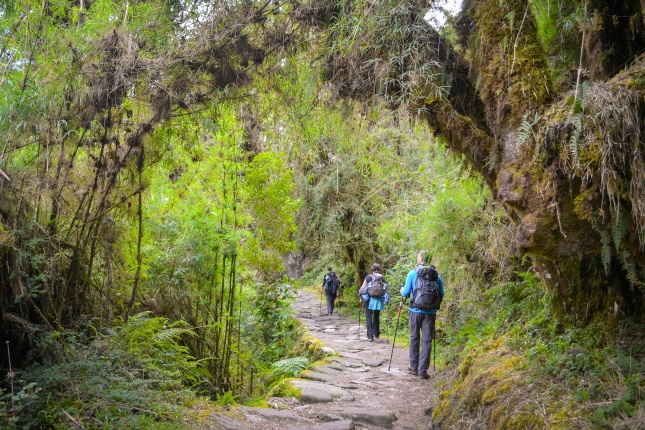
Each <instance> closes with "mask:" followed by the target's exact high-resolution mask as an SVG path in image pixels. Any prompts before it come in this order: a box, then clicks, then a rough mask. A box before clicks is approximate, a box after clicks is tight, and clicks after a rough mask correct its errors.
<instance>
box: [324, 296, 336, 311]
mask: <svg viewBox="0 0 645 430" xmlns="http://www.w3.org/2000/svg"><path fill="white" fill-rule="evenodd" d="M325 296H326V297H327V315H331V314H332V313H334V301H335V300H336V294H332V293H325Z"/></svg>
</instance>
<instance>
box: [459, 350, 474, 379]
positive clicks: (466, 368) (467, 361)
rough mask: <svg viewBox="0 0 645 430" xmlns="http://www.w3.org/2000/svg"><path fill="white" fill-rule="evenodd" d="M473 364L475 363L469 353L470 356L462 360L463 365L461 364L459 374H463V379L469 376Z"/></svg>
mask: <svg viewBox="0 0 645 430" xmlns="http://www.w3.org/2000/svg"><path fill="white" fill-rule="evenodd" d="M472 365H473V357H472V355H469V356H468V357H466V359H465V360H464V361H462V363H461V365H460V366H459V375H460V376H461V379H462V380H464V379H466V376H468V372H469V371H470V368H471V366H472Z"/></svg>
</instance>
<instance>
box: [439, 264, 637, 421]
mask: <svg viewBox="0 0 645 430" xmlns="http://www.w3.org/2000/svg"><path fill="white" fill-rule="evenodd" d="M549 303H550V297H549V295H548V294H546V293H545V292H544V288H543V286H542V285H541V284H540V283H539V282H538V280H537V278H536V276H535V275H534V274H533V273H532V272H530V271H529V272H526V273H522V274H521V277H520V278H519V279H518V280H517V281H515V282H505V283H500V284H497V285H495V286H493V287H491V288H490V289H488V290H486V291H483V292H482V294H481V295H480V297H479V298H478V300H476V301H471V302H464V303H462V304H461V309H460V313H461V316H462V318H461V320H460V319H459V318H457V319H455V320H454V322H455V324H454V325H444V327H443V328H444V331H443V333H444V335H445V337H443V338H440V342H441V347H440V348H439V351H440V353H442V357H443V360H441V361H442V362H444V363H446V364H448V367H453V366H459V372H457V374H456V379H455V381H454V387H453V390H452V391H450V392H449V393H450V394H451V395H452V396H453V397H452V400H451V401H452V404H451V406H450V407H451V408H455V407H458V405H457V403H460V404H462V407H464V405H467V406H468V408H471V410H472V408H473V407H474V406H473V405H477V408H485V407H486V406H487V403H486V391H482V393H479V394H480V397H478V398H477V400H473V399H472V397H469V396H468V395H467V394H460V395H458V394H455V393H459V392H460V391H464V392H467V391H470V392H472V390H473V388H472V387H469V385H468V384H471V383H472V381H479V382H478V384H480V385H482V386H486V384H492V385H494V384H498V385H499V381H498V380H499V379H506V380H507V381H509V382H510V381H515V382H513V385H514V386H515V387H516V389H518V390H520V391H521V393H522V394H521V395H522V396H528V397H530V398H532V399H534V401H533V403H535V404H527V405H525V407H524V409H518V410H515V411H514V413H515V414H520V413H522V412H524V413H531V414H535V413H537V412H536V410H534V409H535V408H537V409H539V408H542V409H541V410H543V411H544V416H543V417H541V418H540V420H542V421H540V422H544V424H545V425H546V426H547V427H549V428H607V429H610V428H611V429H618V428H620V429H628V428H642V427H643V425H645V421H644V420H643V417H644V414H643V411H644V409H645V401H644V400H645V377H644V376H643V375H645V342H643V339H642V336H641V335H640V334H642V333H643V330H644V329H645V327H643V326H642V325H639V324H636V323H635V322H633V321H632V320H621V321H618V320H616V319H614V317H613V316H606V315H605V316H603V317H602V318H597V319H596V320H593V321H591V322H589V321H586V322H583V321H579V320H576V319H575V318H573V317H571V318H569V319H568V320H566V321H559V320H556V319H554V318H553V316H552V314H551V307H550V304H549ZM504 351H508V353H510V354H511V355H512V356H513V357H516V358H517V360H506V363H507V368H505V370H504V371H503V372H501V373H491V370H490V369H491V367H490V366H491V365H490V364H484V363H485V362H487V361H489V360H490V357H491V354H492V356H493V357H495V356H498V357H501V356H504V355H505V354H506V352H504ZM500 360H501V358H498V360H493V362H494V363H497V364H499V363H500V362H503V360H502V361H500ZM467 375H472V376H471V378H472V379H471V380H469V381H470V382H469V381H467V380H466V377H467ZM518 375H521V377H519V376H518ZM495 381H497V382H495ZM518 381H521V382H518ZM496 386H497V385H496ZM513 396H518V394H517V393H514V392H513V391H512V390H510V389H509V391H508V392H504V393H503V395H502V396H501V397H499V399H506V400H504V401H501V400H500V402H501V403H502V404H503V403H504V402H509V401H508V399H509V398H512V397H513ZM445 397H446V398H447V397H448V395H446V396H445ZM510 403H512V402H510ZM537 405H539V407H538V406H537ZM505 407H508V405H506V406H505ZM444 408H445V405H444ZM473 413H475V412H473ZM477 413H478V414H481V413H482V412H481V411H480V412H477ZM434 418H435V419H438V420H441V419H448V418H446V415H445V411H440V412H437V415H436V416H435V417H434ZM489 419H490V420H495V419H498V420H502V421H501V422H505V421H503V419H502V418H499V417H498V416H497V415H496V414H495V412H494V411H493V412H490V413H489ZM496 423H497V424H499V422H496ZM489 424H492V423H490V422H489ZM504 425H514V424H511V422H505V424H504ZM558 425H559V426H560V427H558ZM562 426H564V427H562Z"/></svg>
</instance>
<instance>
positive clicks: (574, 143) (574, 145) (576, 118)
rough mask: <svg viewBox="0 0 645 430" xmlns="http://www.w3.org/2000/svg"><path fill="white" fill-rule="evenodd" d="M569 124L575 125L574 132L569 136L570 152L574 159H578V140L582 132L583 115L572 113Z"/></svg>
mask: <svg viewBox="0 0 645 430" xmlns="http://www.w3.org/2000/svg"><path fill="white" fill-rule="evenodd" d="M568 122H569V124H571V125H573V132H572V133H571V137H570V138H569V152H570V153H571V156H572V157H573V160H574V161H578V141H579V140H580V133H581V132H582V116H581V115H580V114H575V115H572V116H570V117H569V118H568Z"/></svg>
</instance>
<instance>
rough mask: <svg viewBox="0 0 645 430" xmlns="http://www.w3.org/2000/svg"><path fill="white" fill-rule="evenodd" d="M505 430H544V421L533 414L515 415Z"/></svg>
mask: <svg viewBox="0 0 645 430" xmlns="http://www.w3.org/2000/svg"><path fill="white" fill-rule="evenodd" d="M506 428H511V429H526V430H528V429H542V428H544V420H542V418H540V417H539V416H537V415H535V414H516V415H514V416H513V417H512V418H511V419H510V421H509V423H508V427H506Z"/></svg>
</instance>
